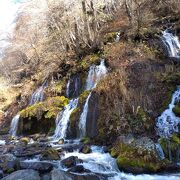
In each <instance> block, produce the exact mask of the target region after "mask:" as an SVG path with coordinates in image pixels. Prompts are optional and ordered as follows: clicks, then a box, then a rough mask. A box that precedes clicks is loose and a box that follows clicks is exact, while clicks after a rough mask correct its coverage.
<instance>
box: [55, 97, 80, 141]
mask: <svg viewBox="0 0 180 180" xmlns="http://www.w3.org/2000/svg"><path fill="white" fill-rule="evenodd" d="M77 105H78V98H77V99H73V100H71V101H70V102H69V104H68V105H66V107H65V109H64V111H63V112H62V114H61V113H60V114H59V115H58V116H57V119H56V130H55V133H54V139H60V138H66V131H67V127H68V122H69V118H70V115H71V113H72V111H73V110H74V109H75V108H76V107H77Z"/></svg>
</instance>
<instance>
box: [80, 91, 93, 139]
mask: <svg viewBox="0 0 180 180" xmlns="http://www.w3.org/2000/svg"><path fill="white" fill-rule="evenodd" d="M90 97H91V93H90V94H89V95H88V97H87V99H86V102H85V105H84V108H83V112H82V114H81V116H80V120H79V133H80V137H83V136H85V135H86V118H87V113H88V103H89V99H90Z"/></svg>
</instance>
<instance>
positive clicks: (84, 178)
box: [51, 170, 101, 180]
mask: <svg viewBox="0 0 180 180" xmlns="http://www.w3.org/2000/svg"><path fill="white" fill-rule="evenodd" d="M51 179H52V180H100V179H101V178H100V177H98V176H97V175H93V174H86V175H79V174H71V173H69V172H64V171H60V170H53V171H52V172H51Z"/></svg>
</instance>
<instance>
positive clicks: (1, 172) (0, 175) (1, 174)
mask: <svg viewBox="0 0 180 180" xmlns="http://www.w3.org/2000/svg"><path fill="white" fill-rule="evenodd" d="M3 176H4V174H3V171H1V170H0V179H1V178H3Z"/></svg>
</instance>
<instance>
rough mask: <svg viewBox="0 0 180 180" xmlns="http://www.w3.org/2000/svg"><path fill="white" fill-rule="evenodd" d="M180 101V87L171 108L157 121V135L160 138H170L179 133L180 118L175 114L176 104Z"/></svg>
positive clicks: (175, 93)
mask: <svg viewBox="0 0 180 180" xmlns="http://www.w3.org/2000/svg"><path fill="white" fill-rule="evenodd" d="M178 101H180V87H178V88H177V90H176V91H175V92H174V94H173V96H172V100H171V103H170V104H169V108H168V109H166V110H165V111H164V112H163V113H162V114H161V116H160V117H158V119H157V123H156V127H157V133H158V135H159V136H160V137H164V138H169V137H171V136H172V135H173V133H175V132H177V133H178V132H179V130H178V125H179V123H180V118H179V117H176V115H175V114H174V113H173V108H174V106H175V103H176V102H178Z"/></svg>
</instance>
